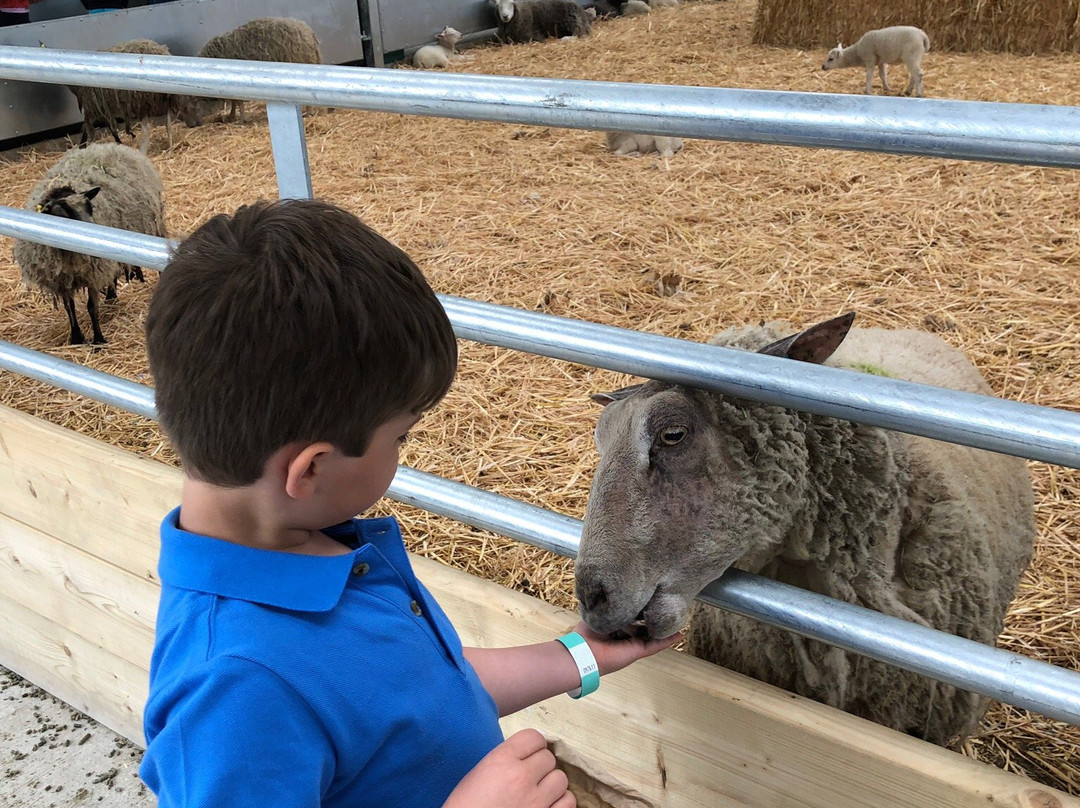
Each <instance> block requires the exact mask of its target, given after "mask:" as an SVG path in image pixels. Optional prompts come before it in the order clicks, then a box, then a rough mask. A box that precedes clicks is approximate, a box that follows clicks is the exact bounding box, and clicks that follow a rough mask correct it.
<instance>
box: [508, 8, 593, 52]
mask: <svg viewBox="0 0 1080 808" xmlns="http://www.w3.org/2000/svg"><path fill="white" fill-rule="evenodd" d="M491 4H492V5H493V6H495V10H496V12H497V13H498V18H499V19H498V36H499V39H500V40H502V41H503V42H537V41H539V40H542V39H548V38H549V37H559V38H560V39H565V38H567V37H579V36H588V35H589V32H590V31H591V30H592V16H590V15H589V14H587V13H586V12H585V9H583V8H581V6H579V5H578V4H577V3H575V2H574V0H529V1H528V2H522V0H491Z"/></svg>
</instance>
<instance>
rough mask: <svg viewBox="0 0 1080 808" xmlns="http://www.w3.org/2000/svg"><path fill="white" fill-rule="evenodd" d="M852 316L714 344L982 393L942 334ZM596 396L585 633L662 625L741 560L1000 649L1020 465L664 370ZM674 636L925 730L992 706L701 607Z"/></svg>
mask: <svg viewBox="0 0 1080 808" xmlns="http://www.w3.org/2000/svg"><path fill="white" fill-rule="evenodd" d="M852 319H853V316H852V315H847V316H845V317H841V318H836V319H834V320H830V321H828V322H825V323H822V324H819V325H817V326H814V327H812V328H810V329H808V330H806V331H804V332H802V333H799V334H796V335H794V336H791V337H787V338H782V337H783V335H784V334H786V333H790V332H789V331H786V330H781V328H780V327H779V326H778V324H776V323H773V324H770V325H766V326H760V327H748V328H742V329H731V330H728V331H726V332H724V333H722V334H719V335H717V336H716V337H714V338H713V340H712V342H713V343H714V344H717V345H726V346H730V347H734V348H739V349H744V350H757V351H758V352H760V353H765V354H769V355H772V356H782V357H788V358H791V359H798V360H802V361H806V362H817V363H822V362H826V361H827V364H829V365H834V366H838V367H847V368H854V369H859V370H863V371H865V372H873V373H877V374H879V375H888V376H892V377H896V378H900V379H907V380H910V381H916V382H923V383H926V384H932V385H937V386H949V387H955V388H957V389H960V390H967V391H970V392H975V393H989V392H990V391H989V388H988V387H987V385H986V382H985V381H983V378H982V376H981V375H980V374H979V372H978V371H977V370H976V369H975V368H974V367H973V366H972V365H971V364H970V363H969V362H968V361H967V359H966V358H965V357H964V356H963V355H962V354H961V353H959V352H958V351H956V350H954V349H953V348H951V347H950V346H949V345H947V344H946V343H945V342H943V341H942V340H940V339H939V338H937V337H935V336H933V335H931V334H928V333H925V332H922V331H890V330H884V329H877V328H866V329H854V330H852V331H851V332H850V334H848V329H849V327H850V324H851V320H852ZM845 336H846V337H847V339H846V340H845ZM841 343H842V344H841ZM594 398H595V399H596V400H598V401H600V402H603V403H606V404H607V406H606V407H605V408H604V411H603V413H602V414H601V416H600V419H599V422H598V423H597V426H596V443H597V446H598V448H599V450H600V457H601V459H600V465H599V467H598V468H597V471H596V476H595V479H594V481H593V486H592V492H591V494H590V499H589V503H588V506H587V509H586V513H585V525H584V530H583V532H582V538H581V547H580V552H579V555H578V559H577V566H576V588H577V596H578V598H579V600H580V602H581V613H582V616H583V617H584V619H585V621H586V622H587V623H588V624H589V626H590V627H591V628H593V629H594V630H596V631H599V632H604V633H608V632H616V631H633V632H636V633H642V632H643V633H645V634H647V635H649V636H653V637H663V636H666V635H668V634H671V633H672V632H674V631H676V630H678V629H679V628H681V627H682V626H683V624H684V622H685V620H686V618H687V616H688V614H689V613H690V610H691V604H692V603H693V600H694V597H695V596H696V595H697V593H698V592H699V591H700V590H701V589H702V588H703V587H704V586H705V585H706V584H707V583H709V582H710V581H712V580H714V579H716V578H718V577H719V576H720V575H721V574H722V573H723V572H724V571H725V570H726V569H727V568H728V567H731V566H735V567H738V568H739V569H743V570H746V571H749V572H753V573H757V574H759V575H765V576H768V577H770V578H773V579H776V580H778V581H784V582H786V583H789V584H794V585H796V586H800V587H803V588H805V589H810V590H813V591H815V592H819V593H821V594H824V595H828V596H831V597H834V598H838V599H840V600H844V601H847V602H849V603H858V604H861V605H864V606H867V607H869V608H871V609H876V610H878V611H881V612H884V613H886V614H890V615H893V616H896V617H900V618H903V619H905V620H910V621H912V622H915V623H919V624H921V625H924V626H931V627H933V628H936V629H940V630H942V631H946V632H950V633H953V634H958V635H960V636H963V637H967V638H969V639H972V640H977V641H978V642H982V643H986V644H987V645H993V644H994V642H995V640H996V638H997V636H998V634H999V633H1000V632H1001V629H1002V622H1003V619H1004V617H1005V611H1006V609H1007V608H1008V606H1009V603H1010V601H1011V600H1012V598H1013V597H1014V596H1015V594H1016V589H1017V585H1018V583H1019V580H1020V575H1021V573H1022V571H1023V570H1024V568H1025V567H1026V566H1027V564H1028V562H1029V561H1030V559H1031V554H1032V549H1033V544H1034V538H1035V520H1034V506H1033V500H1032V490H1031V481H1030V478H1029V476H1028V472H1027V468H1026V466H1025V463H1024V461H1023V460H1020V459H1018V458H1015V457H1007V456H1005V455H1000V454H994V453H990V452H986V451H982V450H978V449H972V448H968V447H965V446H958V445H954V444H951V443H944V442H939V441H933V440H929V439H927V438H921V437H915V436H912V435H907V434H903V433H899V432H891V431H887V430H884V429H878V428H875V427H869V426H861V425H858V424H854V423H851V422H849V421H842V420H837V419H834V418H826V417H824V416H818V415H811V414H808V413H802V412H797V411H794V410H787V409H783V408H781V407H776V406H770V405H766V404H760V403H756V402H753V401H746V400H743V399H739V398H736V397H734V396H728V395H720V394H717V393H709V392H704V391H702V390H695V389H691V388H687V387H681V386H677V385H672V384H666V383H662V382H658V381H649V382H646V383H645V384H643V385H637V386H635V387H629V388H626V389H624V390H620V391H617V392H614V393H610V394H606V395H602V396H594ZM687 644H688V648H689V650H690V651H691V653H693V654H695V655H696V656H699V657H703V658H704V659H707V660H710V661H712V662H716V663H719V664H721V665H725V666H727V667H729V668H732V669H734V670H736V671H739V672H741V673H744V674H747V675H749V676H753V677H756V678H758V679H762V680H764V681H766V682H770V683H772V684H774V685H777V686H779V687H783V688H787V689H789V690H793V691H795V692H797V693H801V694H802V695H804V696H809V697H810V698H813V699H816V700H818V701H822V702H824V703H826V704H830V705H832V706H834V707H838V708H840V709H843V710H847V711H848V712H851V713H855V714H856V715H860V716H863V717H864V718H868V719H871V720H873V721H877V722H878V723H881V724H884V725H885V726H888V727H892V728H894V729H897V730H901V731H904V732H908V733H911V734H913V735H916V736H918V737H921V738H924V739H926V740H929V741H932V742H934V743H938V744H951V743H954V742H956V741H957V739H960V738H963V737H965V736H966V735H968V734H969V733H970V732H971V731H972V730H973V729H974V728H975V726H976V724H977V723H978V721H979V719H980V717H981V716H982V714H983V711H984V710H985V707H986V702H987V700H986V698H984V697H982V696H979V695H975V694H972V693H967V692H964V691H961V690H957V689H956V688H954V687H952V686H950V685H946V684H943V683H940V682H935V681H932V680H930V679H928V678H925V677H922V676H919V675H916V674H914V673H909V672H907V671H901V670H898V669H896V668H893V667H890V666H888V665H886V664H884V663H881V662H876V661H874V660H871V659H867V658H862V657H859V656H857V655H855V654H852V653H848V652H846V651H843V650H841V649H839V648H833V647H830V646H827V645H825V644H823V643H820V642H816V641H812V640H807V639H804V638H801V637H799V636H797V635H795V634H791V633H788V632H786V631H783V630H781V629H776V628H772V627H769V626H766V625H764V624H760V623H757V622H755V621H753V620H750V619H747V618H742V617H738V616H736V615H734V614H732V613H730V612H726V611H723V610H720V609H715V608H713V607H710V606H705V605H703V604H697V605H696V606H694V610H693V615H692V619H691V623H690V628H689V630H688V635H687Z"/></svg>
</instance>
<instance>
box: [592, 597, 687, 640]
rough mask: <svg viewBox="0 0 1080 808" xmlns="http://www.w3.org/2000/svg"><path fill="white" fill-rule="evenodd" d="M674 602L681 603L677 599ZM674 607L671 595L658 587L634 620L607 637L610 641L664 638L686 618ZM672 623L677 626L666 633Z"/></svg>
mask: <svg viewBox="0 0 1080 808" xmlns="http://www.w3.org/2000/svg"><path fill="white" fill-rule="evenodd" d="M674 600H675V601H677V602H681V601H680V600H679V599H678V598H675V599H674ZM675 606H676V603H675V602H673V597H672V595H670V594H668V593H665V592H663V591H662V589H661V588H660V587H659V586H658V587H657V588H656V589H655V590H654V591H653V593H652V595H651V596H650V597H649V600H648V602H647V603H646V604H645V605H644V606H643V607H642V608H641V611H639V612H638V613H637V614H636V615H635V616H634V619H633V620H631V621H630V622H629V623H627V624H626V625H625V626H623V627H622V628H620V629H616V630H615V631H613V632H611V633H610V635H609V636H611V638H612V639H626V638H627V637H638V638H640V639H643V640H650V639H654V638H657V637H661V636H664V637H666V636H667V635H668V634H672V633H674V631H677V630H678V626H679V625H681V624H682V622H683V621H684V620H685V617H686V615H685V614H681V613H680V609H679V608H673V607H675ZM673 618H674V619H673ZM673 623H676V624H677V625H676V627H675V628H674V629H671V630H670V631H668V630H667V628H668V627H669V626H671V625H672V624H673ZM661 632H664V633H661Z"/></svg>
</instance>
